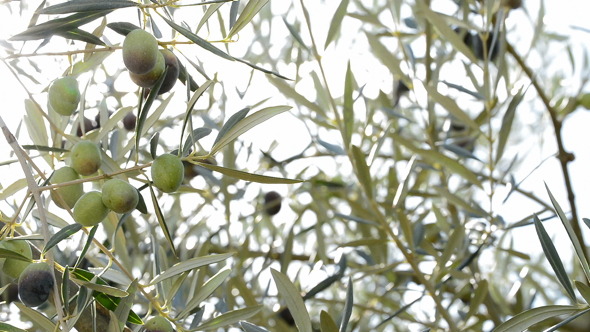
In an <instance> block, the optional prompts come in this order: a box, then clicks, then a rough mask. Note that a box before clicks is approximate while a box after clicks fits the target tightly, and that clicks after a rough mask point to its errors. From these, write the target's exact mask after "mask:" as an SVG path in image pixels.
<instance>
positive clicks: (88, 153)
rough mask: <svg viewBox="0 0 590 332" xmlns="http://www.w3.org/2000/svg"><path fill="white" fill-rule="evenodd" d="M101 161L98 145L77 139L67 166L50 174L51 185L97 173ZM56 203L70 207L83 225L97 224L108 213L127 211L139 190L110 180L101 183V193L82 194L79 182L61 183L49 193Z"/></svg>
mask: <svg viewBox="0 0 590 332" xmlns="http://www.w3.org/2000/svg"><path fill="white" fill-rule="evenodd" d="M101 163H102V157H101V151H100V148H99V147H98V145H96V144H95V143H94V142H91V141H86V140H84V141H80V142H78V143H76V144H75V145H74V147H73V148H72V150H71V152H70V166H65V167H62V168H60V169H58V170H56V171H55V172H54V173H53V176H52V177H51V180H50V181H51V183H52V184H62V183H65V182H70V181H74V180H78V179H80V176H81V175H83V176H88V175H92V174H94V173H96V172H97V171H98V170H99V168H100V165H101ZM51 197H52V199H53V201H55V203H56V205H57V206H59V207H60V208H62V209H68V208H69V209H73V215H74V220H75V221H76V222H78V223H80V224H82V225H84V226H94V225H96V224H98V223H100V222H101V221H102V220H103V219H104V218H105V217H106V216H107V214H108V213H109V211H114V212H117V213H128V212H131V211H133V209H135V207H136V206H137V203H138V202H139V193H138V192H137V190H136V189H135V188H134V187H133V186H131V185H130V184H129V183H128V182H126V181H123V180H119V179H110V180H108V181H106V182H105V183H104V184H103V186H102V192H99V191H90V192H87V193H84V189H83V185H82V183H81V182H77V183H74V184H68V185H64V186H60V187H58V188H56V189H54V190H53V191H52V192H51Z"/></svg>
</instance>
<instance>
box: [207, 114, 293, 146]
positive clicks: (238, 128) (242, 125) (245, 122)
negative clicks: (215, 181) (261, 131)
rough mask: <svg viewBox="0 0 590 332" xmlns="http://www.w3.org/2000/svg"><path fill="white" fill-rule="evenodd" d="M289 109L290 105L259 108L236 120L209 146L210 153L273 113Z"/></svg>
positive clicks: (270, 116)
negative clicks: (236, 121)
mask: <svg viewBox="0 0 590 332" xmlns="http://www.w3.org/2000/svg"><path fill="white" fill-rule="evenodd" d="M290 109H291V106H273V107H267V108H264V109H261V110H260V111H258V112H256V113H254V114H251V115H250V116H248V117H245V118H243V119H242V120H240V121H238V123H236V124H235V125H234V126H232V127H231V128H230V129H228V130H227V132H226V133H225V134H224V135H223V136H222V137H221V138H219V140H218V141H217V142H216V143H215V144H213V147H212V148H211V152H210V154H211V155H215V154H216V153H217V152H219V151H220V150H221V149H222V148H223V147H224V146H226V145H227V144H229V143H230V142H231V141H233V140H234V139H236V138H238V137H239V136H240V135H242V134H243V133H245V132H247V131H248V130H250V129H252V128H253V127H255V126H257V125H259V124H261V123H262V122H264V121H266V120H268V119H270V118H272V117H273V116H275V115H278V114H281V113H283V112H285V111H288V110H290Z"/></svg>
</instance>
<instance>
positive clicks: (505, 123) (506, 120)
mask: <svg viewBox="0 0 590 332" xmlns="http://www.w3.org/2000/svg"><path fill="white" fill-rule="evenodd" d="M523 97H524V92H523V91H522V89H521V90H520V91H518V93H517V94H516V95H515V96H514V97H512V100H511V101H510V104H508V108H507V109H506V113H504V117H503V118H502V127H500V133H499V134H498V147H497V149H496V160H495V162H496V163H497V162H498V161H499V160H500V158H502V155H503V154H504V148H505V147H506V142H508V137H509V136H510V132H511V131H512V122H513V121H514V115H515V114H516V108H517V107H518V105H520V102H521V101H522V98H523Z"/></svg>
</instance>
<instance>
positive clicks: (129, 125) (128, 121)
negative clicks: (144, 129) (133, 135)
mask: <svg viewBox="0 0 590 332" xmlns="http://www.w3.org/2000/svg"><path fill="white" fill-rule="evenodd" d="M136 122H137V117H136V116H135V114H133V112H129V113H127V114H126V115H125V117H124V118H123V127H125V129H127V130H129V131H133V130H135V123H136Z"/></svg>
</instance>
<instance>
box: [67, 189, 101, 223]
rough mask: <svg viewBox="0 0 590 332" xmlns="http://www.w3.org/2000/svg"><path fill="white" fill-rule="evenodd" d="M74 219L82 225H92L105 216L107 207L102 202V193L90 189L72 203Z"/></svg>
mask: <svg viewBox="0 0 590 332" xmlns="http://www.w3.org/2000/svg"><path fill="white" fill-rule="evenodd" d="M73 212H74V220H75V221H76V222H77V223H79V224H81V225H82V226H86V227H92V226H94V225H96V224H98V223H100V222H101V221H103V219H104V218H106V216H107V214H108V213H109V209H108V208H107V207H106V206H105V205H104V203H103V202H102V194H101V193H100V192H98V191H90V192H87V193H85V194H84V195H82V197H80V199H79V200H78V201H77V202H76V205H74V211H73Z"/></svg>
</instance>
